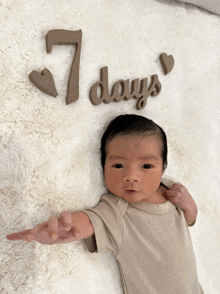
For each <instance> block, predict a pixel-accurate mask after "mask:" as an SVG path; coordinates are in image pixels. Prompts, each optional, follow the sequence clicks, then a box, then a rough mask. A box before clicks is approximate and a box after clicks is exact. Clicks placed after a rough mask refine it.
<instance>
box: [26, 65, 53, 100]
mask: <svg viewBox="0 0 220 294" xmlns="http://www.w3.org/2000/svg"><path fill="white" fill-rule="evenodd" d="M29 79H30V81H31V82H32V83H33V84H34V85H35V86H36V87H37V88H38V89H40V90H41V91H43V92H44V93H46V94H48V95H50V96H53V97H56V96H57V95H58V93H57V90H56V87H55V83H54V79H53V75H52V74H51V72H50V71H49V69H47V68H44V69H43V70H42V72H41V73H39V72H38V71H36V70H34V71H32V72H31V73H30V74H29Z"/></svg>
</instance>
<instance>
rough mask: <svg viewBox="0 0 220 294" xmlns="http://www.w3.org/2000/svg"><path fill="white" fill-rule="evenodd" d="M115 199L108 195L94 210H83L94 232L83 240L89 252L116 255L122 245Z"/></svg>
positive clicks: (119, 215)
mask: <svg viewBox="0 0 220 294" xmlns="http://www.w3.org/2000/svg"><path fill="white" fill-rule="evenodd" d="M117 198H118V197H116V196H113V195H110V194H107V195H103V196H102V197H101V200H100V202H99V203H98V204H97V205H96V206H95V207H94V208H92V209H86V210H83V212H85V213H86V214H87V215H88V217H89V219H90V221H91V223H92V225H93V228H94V232H95V234H94V235H93V236H92V237H90V238H88V239H84V240H83V243H84V244H85V245H86V247H87V249H88V250H89V251H90V252H99V253H104V252H110V253H112V254H114V255H117V253H118V251H119V249H120V247H121V243H122V215H121V211H120V209H119V208H118V205H117V202H118V200H117Z"/></svg>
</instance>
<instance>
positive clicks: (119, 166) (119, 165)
mask: <svg viewBox="0 0 220 294" xmlns="http://www.w3.org/2000/svg"><path fill="white" fill-rule="evenodd" d="M113 167H115V168H122V167H123V165H122V164H120V163H118V164H115V165H113Z"/></svg>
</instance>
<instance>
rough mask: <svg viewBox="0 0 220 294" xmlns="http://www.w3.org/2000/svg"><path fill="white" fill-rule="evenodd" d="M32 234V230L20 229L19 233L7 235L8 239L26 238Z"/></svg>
mask: <svg viewBox="0 0 220 294" xmlns="http://www.w3.org/2000/svg"><path fill="white" fill-rule="evenodd" d="M30 234H31V230H25V231H20V232H17V233H13V234H9V235H6V238H7V239H8V240H13V241H14V240H26V238H27V236H28V235H30Z"/></svg>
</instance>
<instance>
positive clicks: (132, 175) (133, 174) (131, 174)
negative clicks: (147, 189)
mask: <svg viewBox="0 0 220 294" xmlns="http://www.w3.org/2000/svg"><path fill="white" fill-rule="evenodd" d="M139 180H140V175H139V173H138V172H137V171H136V170H129V171H127V172H126V174H125V175H124V181H125V182H138V181H139Z"/></svg>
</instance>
